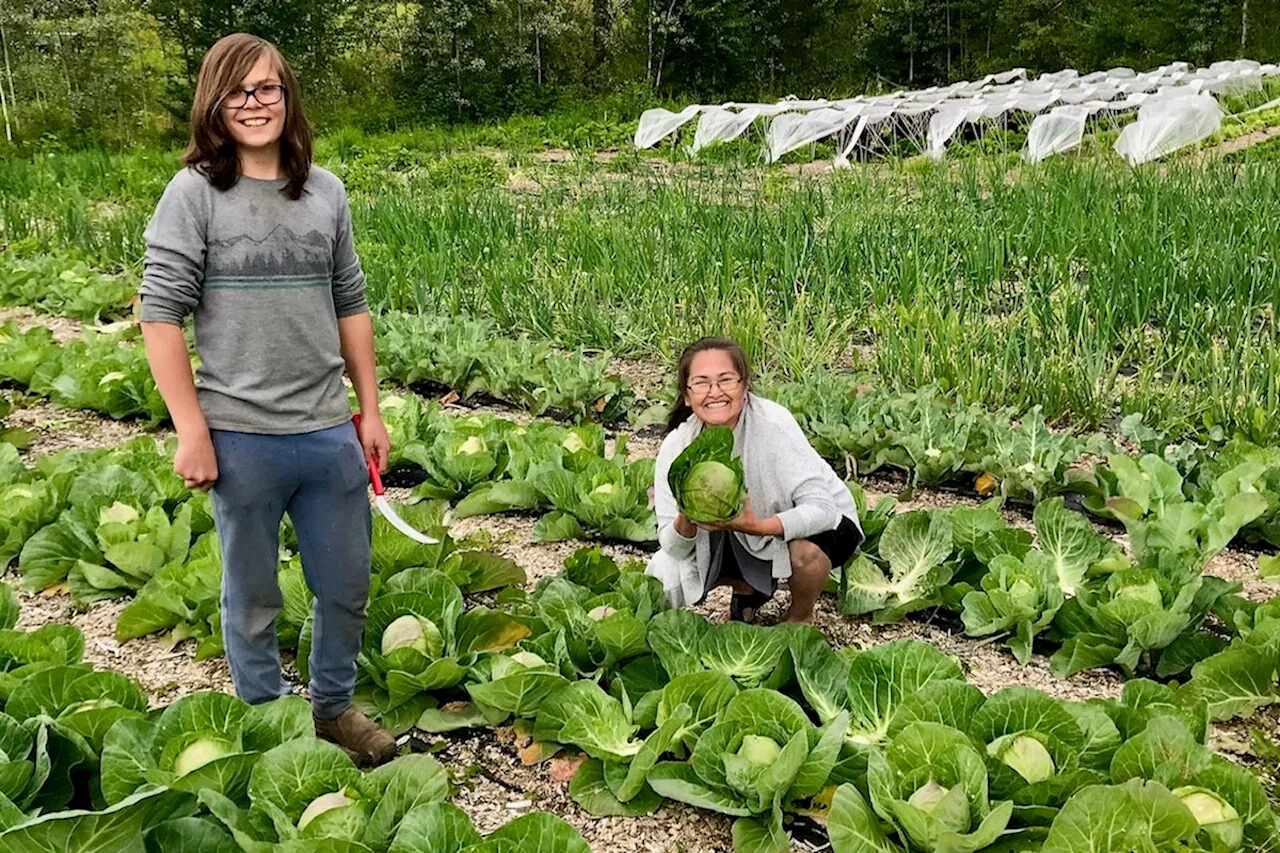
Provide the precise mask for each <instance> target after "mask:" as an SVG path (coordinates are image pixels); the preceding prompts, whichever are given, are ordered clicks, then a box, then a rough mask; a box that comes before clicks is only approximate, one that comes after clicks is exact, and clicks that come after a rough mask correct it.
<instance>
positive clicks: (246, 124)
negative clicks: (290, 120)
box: [222, 55, 288, 148]
mask: <svg viewBox="0 0 1280 853" xmlns="http://www.w3.org/2000/svg"><path fill="white" fill-rule="evenodd" d="M249 89H252V90H255V92H254V94H253V95H251V96H250V97H249V98H248V99H247V100H246V99H245V95H244V90H249ZM287 94H288V93H286V92H285V91H284V86H283V85H282V84H281V82H280V72H279V71H278V70H277V69H276V66H275V63H274V62H273V61H272V59H271V57H270V56H266V55H264V56H261V57H259V58H258V61H257V62H255V63H254V64H253V68H250V69H249V73H248V74H246V75H245V76H244V79H243V80H241V81H240V88H239V89H238V90H235V91H232V92H231V93H230V94H229V95H227V96H226V97H225V98H223V100H222V117H223V119H224V120H225V122H226V125H227V130H228V131H229V132H230V134H231V138H232V139H233V140H235V143H236V145H237V146H239V147H241V148H270V147H272V146H274V145H276V144H278V143H279V141H280V135H281V134H282V133H284V119H285V110H286V107H285V101H286V95H287ZM241 101H243V102H244V105H243V106H240V103H241ZM263 101H266V102H267V103H265V104H264V103H263Z"/></svg>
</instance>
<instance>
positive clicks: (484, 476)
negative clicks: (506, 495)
mask: <svg viewBox="0 0 1280 853" xmlns="http://www.w3.org/2000/svg"><path fill="white" fill-rule="evenodd" d="M503 429H504V425H503V424H502V423H501V422H499V421H496V420H493V421H486V420H484V419H480V418H469V419H467V420H465V421H460V422H458V423H457V424H451V425H450V428H448V429H443V430H441V431H440V433H439V434H438V435H436V437H435V438H434V439H433V440H432V441H431V443H430V444H423V443H419V442H415V443H413V444H410V445H409V446H408V447H405V448H404V450H402V451H401V454H400V455H401V456H402V457H403V458H404V459H407V460H409V461H411V462H416V463H418V464H419V465H421V466H422V469H423V470H424V471H425V472H426V474H427V479H426V482H424V483H423V484H422V485H420V486H418V487H417V488H416V489H415V494H418V495H421V496H423V497H428V498H445V499H448V500H454V499H456V498H460V497H462V496H463V495H465V494H467V492H469V491H471V489H472V488H474V487H475V486H476V485H478V484H479V483H483V482H486V481H488V480H491V479H495V477H496V475H497V474H499V473H501V471H502V469H503V468H504V467H505V466H506V450H507V446H506V441H505V440H504V438H503V435H502V432H503Z"/></svg>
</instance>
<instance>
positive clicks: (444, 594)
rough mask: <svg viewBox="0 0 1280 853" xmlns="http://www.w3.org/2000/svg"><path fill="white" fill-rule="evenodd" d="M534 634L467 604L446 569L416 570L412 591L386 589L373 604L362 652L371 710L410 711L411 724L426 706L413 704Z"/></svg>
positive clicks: (505, 617) (502, 616)
mask: <svg viewBox="0 0 1280 853" xmlns="http://www.w3.org/2000/svg"><path fill="white" fill-rule="evenodd" d="M528 635H529V629H528V628H527V627H526V626H524V625H521V624H520V623H518V622H516V621H515V620H513V619H512V618H511V617H510V616H508V615H506V614H504V613H499V612H496V611H493V610H490V609H489V608H487V607H472V608H470V609H465V607H464V602H463V599H462V592H461V591H460V590H459V589H458V587H457V585H456V584H454V583H453V581H451V580H449V578H448V577H446V576H445V575H444V574H443V573H439V572H434V573H425V574H422V575H419V576H416V582H415V584H414V587H413V591H404V592H400V591H390V592H384V593H382V594H380V595H378V596H377V597H375V598H374V599H373V600H372V601H371V602H370V603H369V607H368V621H367V622H366V624H365V632H364V645H363V649H362V651H361V653H360V656H359V658H358V662H359V666H360V672H361V680H362V681H363V682H365V684H366V685H367V688H368V690H367V693H366V699H367V702H368V704H369V706H370V708H369V710H371V711H372V712H373V713H374V715H375V716H378V717H387V716H388V715H391V714H392V713H393V712H399V714H400V716H402V715H403V714H404V713H408V714H409V717H411V718H412V719H407V723H408V724H412V722H414V721H415V720H416V718H417V714H418V713H421V711H422V710H424V709H425V707H426V706H425V705H423V706H421V707H417V708H416V710H415V708H413V707H411V708H408V709H403V706H405V705H406V703H409V702H410V701H411V700H414V699H415V697H418V696H419V695H420V694H423V693H430V692H432V691H438V690H443V689H445V688H449V687H454V686H456V685H457V684H459V683H460V682H461V681H462V679H463V678H464V677H465V676H466V674H467V669H468V667H471V666H474V665H475V664H476V663H477V662H478V661H479V660H480V659H481V658H482V657H483V656H484V655H486V654H488V653H490V652H494V651H499V650H502V649H507V648H510V647H512V646H514V645H515V644H516V642H517V641H519V640H521V639H523V638H524V637H527V636H528ZM398 718H399V717H397V719H398ZM402 722H405V721H401V722H397V723H396V724H395V725H392V726H391V728H393V729H399V728H401V727H402V725H401V723H402Z"/></svg>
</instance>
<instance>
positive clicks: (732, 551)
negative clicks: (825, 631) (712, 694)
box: [647, 338, 863, 622]
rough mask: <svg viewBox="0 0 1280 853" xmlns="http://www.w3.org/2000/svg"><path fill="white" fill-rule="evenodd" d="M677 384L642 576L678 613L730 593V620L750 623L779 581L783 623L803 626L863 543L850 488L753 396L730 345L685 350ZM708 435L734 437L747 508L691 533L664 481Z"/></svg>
mask: <svg viewBox="0 0 1280 853" xmlns="http://www.w3.org/2000/svg"><path fill="white" fill-rule="evenodd" d="M676 382H677V386H676V387H677V389H678V391H679V396H678V397H677V400H676V405H675V406H674V408H673V409H672V411H671V414H670V416H669V418H668V421H667V434H666V438H665V439H664V440H663V442H662V449H661V451H660V452H659V454H658V461H657V466H656V469H655V473H654V506H655V510H656V512H657V516H658V542H659V545H660V546H661V550H659V552H658V553H657V554H655V555H654V557H653V559H652V560H651V561H650V563H649V567H648V570H647V571H648V573H649V574H651V575H654V576H656V577H659V578H661V579H662V581H663V587H664V588H665V590H666V592H667V596H668V599H669V600H670V601H671V603H672V604H674V605H676V606H686V605H691V604H697V603H699V602H701V601H702V600H703V599H704V598H705V597H706V595H707V593H708V592H710V591H711V589H713V588H714V587H717V586H722V585H729V586H731V587H732V588H733V598H732V599H731V600H732V604H731V606H730V611H729V617H730V619H734V620H741V621H748V622H749V621H751V620H752V619H753V618H754V616H755V613H756V612H757V611H758V610H759V608H760V607H761V606H762V605H764V604H765V603H766V602H768V601H769V600H770V599H771V598H772V597H773V595H774V593H775V592H776V591H777V584H778V581H779V580H786V581H787V585H788V587H789V588H790V591H791V607H790V610H789V611H788V612H787V616H786V619H787V621H789V622H807V621H809V620H810V619H811V618H812V617H813V608H814V605H815V604H816V603H817V600H818V596H819V595H820V594H821V593H822V589H823V586H824V585H825V584H826V581H827V577H828V576H829V575H830V574H831V569H832V567H833V566H842V565H844V564H845V563H846V562H848V560H849V558H850V557H852V556H853V554H854V552H855V551H856V550H857V549H858V546H859V545H860V544H861V543H862V540H863V535H862V529H861V527H860V526H859V523H858V511H857V508H856V507H855V506H854V503H853V498H852V496H851V495H850V494H849V490H848V488H847V487H846V486H845V484H844V483H843V482H842V481H841V480H840V478H839V477H838V476H837V475H836V473H835V471H834V470H832V468H831V466H830V465H828V464H827V463H826V461H825V460H823V459H822V457H821V456H819V455H818V453H817V451H815V450H814V449H813V447H812V446H811V445H810V444H809V441H808V439H806V438H805V436H804V433H803V432H802V431H801V430H800V425H799V424H797V423H796V419H795V418H794V417H793V416H792V415H791V413H790V412H789V411H787V409H786V408H784V407H783V406H780V405H778V404H777V403H774V402H771V401H769V400H766V399H764V398H762V397H758V396H756V395H755V394H753V393H751V368H750V365H748V363H747V358H746V355H745V353H743V351H742V348H741V347H739V346H738V345H737V344H736V343H735V342H734V341H732V340H730V339H728V338H703V339H702V340H699V341H697V342H696V343H694V344H692V345H691V346H690V347H689V348H688V349H686V350H685V351H684V353H683V354H681V356H680V361H679V363H678V365H677V368H676ZM713 426H725V427H729V428H730V429H732V430H733V445H734V455H735V456H737V457H739V458H740V459H741V461H742V466H743V471H744V472H745V475H746V487H747V498H746V501H745V503H744V505H743V509H742V512H741V514H739V515H738V517H737V518H734V519H732V520H731V521H727V522H724V523H721V524H714V525H698V524H694V523H693V522H691V521H690V520H689V519H688V518H686V517H685V516H684V514H683V513H681V512H680V508H679V506H678V505H677V503H676V499H675V496H674V495H673V494H672V492H671V487H670V485H669V484H668V482H667V475H668V472H669V471H670V470H671V464H672V462H674V461H675V459H676V457H677V456H679V455H680V452H681V451H683V450H684V449H685V448H686V447H688V446H689V444H690V443H691V442H692V441H693V440H694V438H695V437H696V436H697V435H698V433H699V432H701V431H702V429H703V428H704V427H713Z"/></svg>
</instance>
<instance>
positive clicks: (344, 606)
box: [210, 423, 371, 719]
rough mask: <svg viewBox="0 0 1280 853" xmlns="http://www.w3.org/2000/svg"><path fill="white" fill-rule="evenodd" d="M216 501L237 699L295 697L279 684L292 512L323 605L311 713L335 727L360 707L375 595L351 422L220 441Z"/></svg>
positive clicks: (314, 650) (359, 454)
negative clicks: (360, 664)
mask: <svg viewBox="0 0 1280 853" xmlns="http://www.w3.org/2000/svg"><path fill="white" fill-rule="evenodd" d="M210 434H211V435H212V438H213V449H214V454H215V456H216V457H217V461H218V481H217V483H216V484H215V485H214V487H213V490H212V492H211V496H212V498H213V512H214V522H215V524H216V526H217V530H218V539H219V542H220V544H221V546H222V635H223V642H224V644H225V647H226V653H227V662H228V663H229V664H230V666H231V680H232V682H233V683H234V684H235V688H236V693H237V695H239V696H240V698H241V699H243V700H245V701H246V702H248V703H250V704H256V703H259V702H268V701H270V700H272V699H275V698H277V697H279V696H283V695H285V694H287V693H288V692H289V687H288V685H286V684H285V682H284V678H283V677H282V675H281V673H280V651H279V645H278V642H277V640H276V616H278V615H279V613H280V609H281V607H282V606H283V603H284V599H283V598H282V596H281V594H280V586H279V584H278V583H277V581H276V571H277V567H278V564H279V547H280V546H279V535H280V521H281V518H282V517H283V515H284V513H286V512H287V513H289V518H290V519H292V521H293V526H294V528H295V529H296V531H297V534H298V546H299V550H300V551H301V556H302V570H303V574H304V575H305V576H306V581H307V586H308V587H310V588H311V592H312V593H314V594H315V597H316V600H315V609H314V615H315V624H314V633H313V640H312V646H311V658H310V667H311V707H312V710H313V712H314V713H315V715H316V716H317V717H319V718H320V719H332V718H333V717H336V716H338V715H339V714H341V713H342V712H343V711H345V710H346V709H347V707H348V706H349V705H350V704H351V694H352V691H353V689H354V687H355V680H356V655H357V654H358V653H359V651H360V640H361V635H362V633H363V631H364V622H365V601H366V599H367V598H368V595H369V565H370V535H371V519H370V516H369V498H368V491H367V488H368V483H369V480H368V476H369V475H368V469H367V468H366V467H365V459H364V451H363V450H362V449H361V447H360V441H359V439H358V438H357V437H356V432H355V428H354V427H353V425H352V424H350V423H345V424H340V425H338V426H336V427H330V428H329V429H323V430H318V431H316V432H309V433H302V434H299V435H259V434H255V433H245V432H229V431H225V430H211V431H210Z"/></svg>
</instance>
